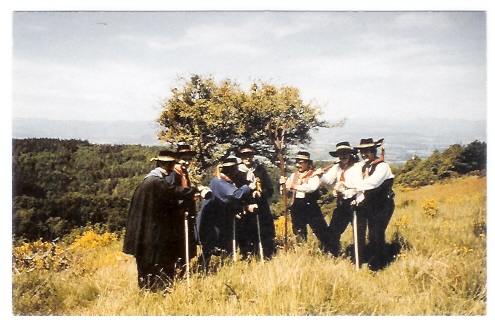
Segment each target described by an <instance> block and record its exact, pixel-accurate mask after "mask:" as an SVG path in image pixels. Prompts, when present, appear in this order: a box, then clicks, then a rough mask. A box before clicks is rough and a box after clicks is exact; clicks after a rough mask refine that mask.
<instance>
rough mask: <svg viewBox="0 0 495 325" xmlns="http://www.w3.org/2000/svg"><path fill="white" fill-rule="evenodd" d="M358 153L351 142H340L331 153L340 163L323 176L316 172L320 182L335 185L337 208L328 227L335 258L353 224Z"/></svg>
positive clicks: (331, 251)
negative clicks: (342, 237) (343, 238)
mask: <svg viewBox="0 0 495 325" xmlns="http://www.w3.org/2000/svg"><path fill="white" fill-rule="evenodd" d="M356 153H357V152H356V150H355V149H354V148H352V147H351V145H350V144H349V142H339V143H337V145H336V148H335V151H330V152H329V154H330V155H331V156H333V157H338V158H339V161H338V163H336V164H335V165H333V166H332V167H331V168H330V169H329V170H328V171H327V172H326V173H325V174H323V175H322V170H321V169H317V170H316V174H318V175H321V177H320V181H321V182H322V183H325V184H328V185H332V184H335V186H334V191H333V195H334V196H335V197H336V199H337V207H336V208H335V209H334V210H333V213H332V219H331V220H330V225H329V226H328V231H329V237H330V243H329V245H330V246H329V250H330V253H331V254H332V255H333V256H335V257H337V256H339V255H340V248H341V247H340V246H341V245H340V238H341V236H342V234H343V233H344V231H345V230H346V228H347V226H348V225H349V223H352V218H353V213H354V207H353V206H351V202H352V201H353V200H354V196H355V195H356V194H357V192H356V189H355V187H356V185H355V184H354V183H355V182H354V181H353V179H354V175H355V171H354V170H352V169H356V168H358V167H356V166H357V165H356V163H357V162H358V161H359V158H358V157H357V156H356Z"/></svg>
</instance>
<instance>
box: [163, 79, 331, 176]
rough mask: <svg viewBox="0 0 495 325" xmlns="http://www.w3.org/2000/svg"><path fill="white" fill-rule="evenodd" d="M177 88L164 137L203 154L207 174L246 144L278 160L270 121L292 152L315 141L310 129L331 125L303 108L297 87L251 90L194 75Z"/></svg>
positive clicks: (166, 112) (166, 109)
mask: <svg viewBox="0 0 495 325" xmlns="http://www.w3.org/2000/svg"><path fill="white" fill-rule="evenodd" d="M180 82H182V84H181V85H180V86H179V87H178V88H174V89H172V96H171V97H170V98H169V99H167V100H166V101H165V102H164V103H163V104H162V109H163V111H162V113H161V115H160V117H159V118H158V119H157V121H158V123H159V124H160V125H161V126H162V127H163V129H162V130H161V132H160V134H159V137H160V138H161V139H162V140H163V141H165V142H169V143H171V144H176V143H179V142H186V143H189V144H190V145H191V146H193V147H194V148H195V149H196V150H197V151H198V153H199V155H198V159H199V163H200V166H199V167H200V168H201V169H202V170H205V169H206V168H208V167H209V166H212V165H214V164H215V163H216V162H218V160H219V159H220V158H221V157H222V156H224V155H225V154H226V153H229V152H230V151H231V150H233V149H234V148H236V147H237V146H239V145H241V144H243V143H249V144H251V145H252V146H253V147H254V148H255V149H256V150H258V152H259V153H260V155H262V156H264V157H266V158H268V159H270V160H271V161H272V162H274V161H276V159H277V158H276V156H275V153H274V150H273V145H272V143H271V142H270V140H269V138H268V136H267V128H268V125H269V124H270V122H273V125H275V124H276V123H277V122H278V123H279V124H280V125H286V132H285V144H286V147H287V148H289V147H290V146H292V145H296V144H299V145H300V144H307V143H309V142H310V141H311V135H310V130H312V129H316V130H317V129H318V128H320V127H329V125H328V124H327V123H326V122H324V121H321V120H319V119H318V116H319V115H321V110H320V108H319V107H318V106H317V105H313V104H312V103H304V102H303V101H302V99H301V97H300V93H299V90H298V89H297V88H294V87H289V86H283V87H276V86H274V85H271V84H269V83H264V82H257V83H253V84H252V85H251V87H250V88H249V91H244V90H242V89H241V87H240V86H239V85H238V84H237V83H235V82H233V81H231V80H229V79H225V80H223V81H221V82H219V83H217V82H215V81H214V80H213V79H212V78H211V77H204V76H198V75H193V76H192V77H191V78H190V80H188V81H187V80H185V79H181V80H180Z"/></svg>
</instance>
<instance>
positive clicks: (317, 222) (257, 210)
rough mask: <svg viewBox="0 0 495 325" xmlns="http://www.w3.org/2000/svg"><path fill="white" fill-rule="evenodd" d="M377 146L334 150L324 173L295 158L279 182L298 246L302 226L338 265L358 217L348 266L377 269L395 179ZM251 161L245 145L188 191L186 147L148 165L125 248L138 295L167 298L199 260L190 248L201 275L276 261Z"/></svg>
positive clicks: (262, 184)
mask: <svg viewBox="0 0 495 325" xmlns="http://www.w3.org/2000/svg"><path fill="white" fill-rule="evenodd" d="M380 145H381V142H380V141H378V142H375V141H373V139H371V138H369V139H362V140H361V142H360V144H359V146H356V147H351V145H350V144H349V142H340V143H338V144H337V146H336V149H335V151H330V152H329V154H330V155H331V156H333V157H336V158H338V162H336V163H335V164H334V165H333V166H329V167H328V168H324V169H322V168H318V169H316V168H315V167H314V166H313V161H312V160H311V157H310V153H309V152H306V151H300V152H298V153H297V154H296V157H295V160H296V167H297V170H296V171H295V172H294V173H292V174H291V175H290V176H289V177H284V176H281V177H280V180H279V182H280V185H281V187H282V186H285V188H286V189H287V190H288V195H290V196H291V198H292V199H291V206H290V214H291V221H292V231H293V233H294V234H295V235H296V237H297V238H299V239H300V240H302V241H305V240H307V236H308V228H307V227H308V226H309V227H310V228H311V229H312V231H313V233H314V234H315V236H316V237H317V238H318V240H319V241H320V243H321V246H322V249H323V251H325V252H327V253H329V254H331V255H333V256H336V257H337V256H339V255H341V244H340V239H341V235H342V234H343V233H344V231H345V230H346V228H347V226H348V225H349V223H351V222H352V220H353V217H354V216H355V217H356V220H358V222H357V225H354V227H355V228H356V229H355V230H356V233H357V245H358V246H359V247H360V249H359V250H358V252H359V253H358V256H355V261H359V262H358V263H359V265H361V264H363V263H368V265H369V267H370V269H379V268H381V267H382V266H383V264H384V251H385V245H386V242H385V230H386V228H387V226H388V223H389V221H390V218H391V217H392V214H393V211H394V207H395V205H394V193H393V191H392V185H393V179H394V175H393V174H392V172H391V169H390V166H389V165H388V164H387V163H386V162H384V159H383V157H379V156H378V148H379V147H380ZM358 153H360V155H361V158H362V160H361V159H360V158H359V157H358ZM255 154H256V152H255V150H254V149H253V147H251V146H250V145H249V144H245V145H243V146H241V147H239V148H238V149H237V152H235V154H234V153H233V154H231V155H229V156H226V157H225V158H224V159H222V161H221V163H220V164H219V165H218V167H217V169H216V170H215V172H214V175H213V178H212V180H211V182H210V184H209V186H208V187H205V186H192V185H191V181H190V179H189V175H188V166H189V162H190V161H191V159H193V157H194V156H195V155H196V152H194V151H193V150H191V148H190V146H189V145H179V146H178V148H177V150H176V151H175V152H174V151H167V150H166V151H161V152H160V153H159V154H158V156H157V157H154V158H152V159H151V160H152V161H156V168H155V169H153V170H152V171H151V172H150V173H149V174H148V175H146V177H145V178H144V180H143V181H142V182H141V183H140V184H139V186H138V187H137V188H136V190H135V192H134V195H133V198H132V201H131V205H130V209H129V214H128V218H127V225H126V232H125V238H124V247H123V251H124V253H127V254H130V255H133V256H134V257H135V258H136V264H137V271H138V284H139V286H140V288H142V289H150V290H163V289H164V288H165V289H166V288H168V287H169V286H170V285H171V284H172V283H173V281H174V279H175V278H176V277H177V276H183V275H184V274H185V272H188V270H187V267H186V266H188V263H189V262H190V260H191V259H192V258H193V257H195V256H197V249H196V248H197V245H199V247H200V248H201V249H200V251H201V256H199V262H200V263H201V265H203V266H204V268H205V270H206V271H208V266H209V263H210V260H211V257H212V256H214V255H224V256H227V255H231V256H233V257H234V259H235V258H237V256H236V254H237V251H239V253H240V258H241V259H243V258H248V257H249V256H254V255H256V256H259V257H260V258H261V259H262V260H265V259H270V258H271V257H272V256H273V255H274V254H275V252H276V243H275V224H274V217H273V215H272V212H271V210H270V206H269V199H270V197H271V196H272V195H273V193H274V186H273V184H272V182H271V180H270V177H269V175H268V173H267V171H266V169H265V167H264V166H263V164H260V163H258V161H257V160H255V159H254V156H255ZM322 183H325V184H328V185H330V186H333V187H334V190H333V195H334V196H335V198H336V200H337V207H336V208H335V209H334V211H333V214H332V218H331V221H330V224H327V222H326V220H325V218H324V216H323V214H322V212H321V209H320V206H319V204H318V199H319V187H320V185H321V184H322ZM200 197H202V198H203V200H202V204H201V206H200V209H199V213H198V211H197V210H198V209H197V202H198V201H197V200H198V198H200ZM366 232H368V244H367V245H366ZM358 258H359V259H358Z"/></svg>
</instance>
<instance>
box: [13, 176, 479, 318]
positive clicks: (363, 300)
mask: <svg viewBox="0 0 495 325" xmlns="http://www.w3.org/2000/svg"><path fill="white" fill-rule="evenodd" d="M486 190H487V184H486V178H480V177H465V178H459V179H452V180H449V181H448V182H445V183H442V184H435V185H432V186H428V187H423V188H419V189H405V188H396V189H395V192H396V210H395V213H394V216H393V217H392V220H391V222H390V224H389V227H388V229H387V241H388V242H390V243H395V244H396V245H400V247H399V248H400V250H399V251H397V254H396V256H395V258H394V259H393V260H392V261H391V263H390V264H389V265H388V266H387V267H386V268H385V269H383V270H380V271H378V272H372V271H370V270H369V269H368V268H367V266H366V265H364V267H363V268H362V269H360V270H358V271H357V270H356V269H355V265H354V264H352V263H351V260H350V259H349V258H346V257H345V256H344V257H342V258H337V259H335V258H332V257H330V256H328V255H324V254H322V253H321V252H320V250H319V249H318V244H317V242H316V239H315V237H314V236H312V235H311V236H310V239H309V241H308V242H307V243H304V244H299V245H296V244H294V243H293V241H291V245H290V247H289V249H288V250H287V252H284V250H283V249H281V250H280V251H279V252H278V254H277V255H276V256H275V257H274V258H273V259H272V260H270V261H266V262H264V263H262V262H261V261H259V260H257V259H251V260H245V261H237V262H233V261H232V260H231V259H217V260H215V262H216V263H218V269H217V271H216V272H215V273H214V274H210V275H208V276H205V275H204V274H202V273H199V272H192V274H191V277H190V281H189V286H188V284H187V281H185V280H181V281H178V282H177V283H176V284H175V287H174V288H173V290H172V292H171V293H169V294H167V295H165V296H164V295H162V294H159V293H150V292H145V291H140V290H139V289H138V286H137V279H136V278H137V271H136V265H135V261H134V258H133V257H132V256H128V255H125V254H123V253H121V250H122V249H121V248H122V241H121V239H118V238H117V237H116V236H113V235H111V234H107V235H96V234H94V233H91V232H87V233H86V234H85V235H84V236H81V237H80V238H78V240H76V242H74V243H73V244H71V245H70V246H68V247H62V246H61V245H55V246H54V245H51V244H49V243H45V244H43V243H42V242H39V243H38V246H39V247H37V248H36V249H37V253H36V254H33V253H32V251H33V247H32V245H31V247H24V248H23V249H24V251H21V248H15V250H14V252H15V254H18V255H17V256H18V257H20V256H24V258H26V256H30V258H31V262H32V263H31V264H29V263H28V262H27V261H24V264H15V263H13V268H12V282H13V289H12V297H13V298H12V300H13V301H12V302H13V306H12V312H13V314H14V315H79V316H93V315H100V316H104V315H105V316H108V315H112V316H125V315H133V316H136V315H160V316H169V315H194V316H205V315H217V316H239V315H242V316H255V315H266V316H268V315H272V316H293V315H322V316H332V315H390V316H402V315H419V316H431V315H480V316H484V315H486V314H487V238H486V223H487V202H486V199H487V195H486ZM282 225H283V219H279V220H278V221H277V227H281V226H282ZM278 230H279V231H278V233H281V231H280V229H278ZM351 232H352V228H351V227H348V229H347V230H346V232H345V233H344V235H343V237H342V241H343V243H342V246H343V247H346V246H348V245H350V244H352V233H351ZM43 245H45V246H44V247H42V246H43ZM50 245H51V246H50ZM30 254H31V255H30ZM33 256H34V257H33Z"/></svg>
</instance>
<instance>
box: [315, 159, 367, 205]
mask: <svg viewBox="0 0 495 325" xmlns="http://www.w3.org/2000/svg"><path fill="white" fill-rule="evenodd" d="M342 172H343V169H342V168H341V167H340V164H335V165H334V166H332V168H330V169H329V170H328V171H327V172H326V173H325V174H323V176H321V178H320V181H321V182H323V183H325V184H328V185H332V184H334V183H335V186H334V190H335V191H337V192H340V193H343V194H344V198H346V199H348V198H351V197H352V196H354V195H356V193H357V191H356V184H357V183H358V182H359V181H361V165H360V164H358V163H356V164H354V165H353V166H352V167H350V168H348V169H347V170H346V171H345V173H344V181H341V180H340V178H341V176H342Z"/></svg>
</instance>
